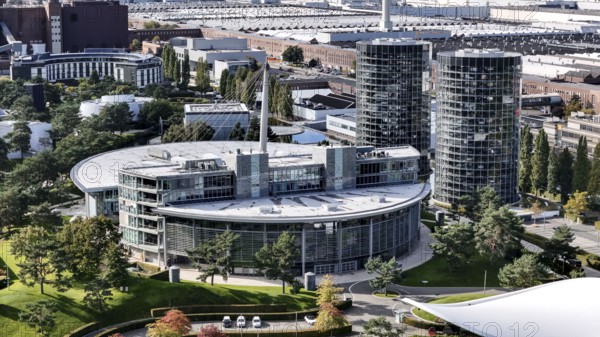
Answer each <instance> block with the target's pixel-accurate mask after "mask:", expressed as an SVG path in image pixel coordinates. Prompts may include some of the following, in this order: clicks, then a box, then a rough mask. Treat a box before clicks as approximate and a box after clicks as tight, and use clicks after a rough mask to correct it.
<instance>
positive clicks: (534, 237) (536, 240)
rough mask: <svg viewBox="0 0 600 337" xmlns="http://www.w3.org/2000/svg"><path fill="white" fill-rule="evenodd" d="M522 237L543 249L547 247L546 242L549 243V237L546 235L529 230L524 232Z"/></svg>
mask: <svg viewBox="0 0 600 337" xmlns="http://www.w3.org/2000/svg"><path fill="white" fill-rule="evenodd" d="M522 239H523V240H525V241H527V242H529V243H532V244H534V245H536V246H538V247H540V248H542V249H544V248H545V247H546V244H548V239H546V238H545V237H543V236H541V235H538V234H534V233H529V232H525V233H523V237H522Z"/></svg>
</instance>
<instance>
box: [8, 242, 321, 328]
mask: <svg viewBox="0 0 600 337" xmlns="http://www.w3.org/2000/svg"><path fill="white" fill-rule="evenodd" d="M0 248H1V249H0V258H1V259H2V260H3V261H0V262H1V263H2V267H3V266H4V261H6V263H7V264H8V266H9V268H10V270H11V274H10V276H11V280H13V281H15V282H13V283H12V285H11V286H10V290H8V289H6V288H5V289H2V290H0V336H2V337H22V336H24V332H25V331H27V332H29V333H30V334H31V335H32V336H33V335H34V333H33V330H32V329H31V328H28V327H26V325H25V324H23V323H21V322H19V315H18V313H19V311H21V310H24V309H25V305H26V304H27V303H32V302H35V301H39V300H42V299H50V300H55V301H57V303H58V309H59V312H58V313H57V325H56V329H55V330H54V331H53V333H52V336H53V337H59V336H63V335H64V334H65V333H67V332H69V331H71V330H73V329H75V328H77V327H79V326H81V325H83V324H85V323H88V322H92V321H99V322H101V323H102V324H104V325H108V324H113V323H119V322H125V321H129V320H133V319H137V318H144V317H150V309H152V308H157V307H168V306H183V305H193V304H271V303H277V304H286V305H287V307H288V310H290V311H295V310H304V309H310V308H314V307H315V296H316V295H315V293H313V292H305V291H303V292H302V293H301V294H299V295H289V294H285V295H283V294H281V287H279V286H275V287H247V286H228V285H215V286H212V287H211V286H210V285H209V284H202V283H197V282H182V283H178V284H173V283H168V282H164V281H157V280H151V279H142V278H132V279H131V281H130V284H129V292H127V293H122V292H120V291H118V290H113V295H114V296H113V300H112V301H110V310H109V311H107V312H105V313H102V314H98V315H95V314H94V313H92V312H90V310H89V309H87V308H85V307H84V306H83V305H82V303H81V300H82V299H83V296H84V293H83V290H82V289H81V288H74V289H71V290H69V291H67V292H65V293H58V292H56V291H55V290H54V289H53V288H52V287H51V286H48V285H46V286H45V287H44V289H45V291H46V294H45V295H41V294H40V290H39V286H34V287H32V288H30V287H26V286H24V285H23V284H21V283H20V282H19V281H16V280H17V275H16V274H17V272H18V267H17V266H16V261H15V259H14V257H13V256H11V255H10V254H9V251H10V249H9V245H8V244H7V243H6V242H5V241H0Z"/></svg>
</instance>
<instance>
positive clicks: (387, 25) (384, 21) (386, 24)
mask: <svg viewBox="0 0 600 337" xmlns="http://www.w3.org/2000/svg"><path fill="white" fill-rule="evenodd" d="M379 29H380V30H381V31H382V32H389V31H391V30H392V20H390V0H381V22H380V23H379Z"/></svg>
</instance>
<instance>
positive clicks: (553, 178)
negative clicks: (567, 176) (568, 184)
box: [546, 150, 560, 194]
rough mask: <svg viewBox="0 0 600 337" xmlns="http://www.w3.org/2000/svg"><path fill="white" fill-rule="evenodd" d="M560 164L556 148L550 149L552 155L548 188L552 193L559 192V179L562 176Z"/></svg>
mask: <svg viewBox="0 0 600 337" xmlns="http://www.w3.org/2000/svg"><path fill="white" fill-rule="evenodd" d="M558 165H559V163H558V157H557V156H556V152H554V150H550V155H549V156H548V184H547V187H546V190H547V191H548V192H549V193H552V194H555V193H556V192H558V186H559V183H558V179H559V177H560V172H559V171H558Z"/></svg>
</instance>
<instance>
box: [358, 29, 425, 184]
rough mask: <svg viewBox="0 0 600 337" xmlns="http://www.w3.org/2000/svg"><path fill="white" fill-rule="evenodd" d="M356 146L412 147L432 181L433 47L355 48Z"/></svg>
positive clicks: (370, 44) (389, 44)
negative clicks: (431, 66)
mask: <svg viewBox="0 0 600 337" xmlns="http://www.w3.org/2000/svg"><path fill="white" fill-rule="evenodd" d="M356 47H357V56H356V111H357V112H356V144H357V145H371V146H375V147H393V146H400V145H410V146H413V147H414V148H416V149H417V151H419V152H420V153H421V159H420V160H419V170H420V173H419V175H420V176H421V177H423V178H426V177H427V176H429V174H430V171H431V168H430V165H429V147H430V142H429V140H430V135H429V134H430V132H431V125H430V98H429V89H430V62H431V44H430V43H428V42H424V41H416V40H411V39H398V40H388V39H376V40H372V41H360V42H358V43H357V44H356Z"/></svg>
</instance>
